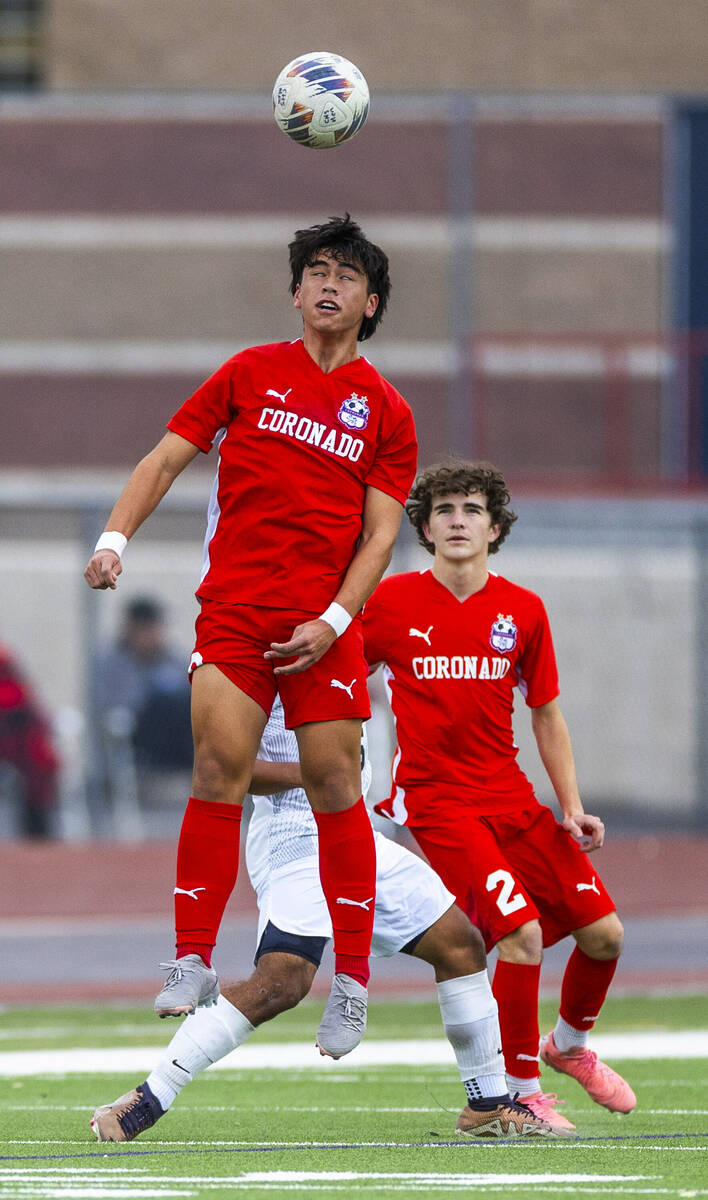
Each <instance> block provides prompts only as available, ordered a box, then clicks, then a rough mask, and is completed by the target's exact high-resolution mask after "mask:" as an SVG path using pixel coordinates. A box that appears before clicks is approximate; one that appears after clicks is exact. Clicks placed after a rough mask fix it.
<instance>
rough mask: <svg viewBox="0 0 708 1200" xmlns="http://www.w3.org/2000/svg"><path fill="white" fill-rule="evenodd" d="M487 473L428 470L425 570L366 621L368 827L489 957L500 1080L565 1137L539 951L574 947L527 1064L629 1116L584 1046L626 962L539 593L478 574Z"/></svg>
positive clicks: (472, 466) (503, 501) (488, 548)
mask: <svg viewBox="0 0 708 1200" xmlns="http://www.w3.org/2000/svg"><path fill="white" fill-rule="evenodd" d="M509 499H510V497H509V492H508V490H507V487H506V483H505V481H504V478H503V476H502V475H501V473H500V472H499V471H497V470H496V468H494V467H493V466H492V465H491V464H490V463H484V462H464V461H460V460H451V461H450V462H448V463H443V464H438V465H437V466H435V467H431V468H430V469H429V470H427V471H424V472H423V474H422V475H420V476H419V478H418V479H417V480H416V482H415V484H414V486H413V489H412V491H411V494H410V498H409V500H408V504H407V505H406V512H407V514H408V517H409V519H410V521H411V524H412V525H413V526H414V528H415V530H416V532H417V534H418V540H419V542H420V544H421V545H422V546H423V547H424V548H425V549H426V550H427V551H428V553H429V554H431V555H433V565H432V569H431V570H429V571H412V572H409V573H406V574H403V575H391V576H389V577H388V578H387V579H384V580H383V582H382V583H380V584H379V586H378V588H377V589H376V591H375V592H374V594H373V596H372V597H371V599H370V600H369V601H368V602H367V604H366V608H365V610H364V643H365V651H366V656H367V659H368V661H369V663H370V664H371V666H372V668H374V669H375V667H376V666H377V665H378V664H380V663H384V664H385V668H386V670H385V674H386V678H387V682H388V686H389V689H390V701H391V708H392V711H393V714H394V717H395V722H396V737H397V740H398V746H397V748H396V754H395V758H394V762H393V780H392V789H391V795H390V797H389V798H388V799H387V800H385V801H383V802H382V803H381V804H377V805H376V806H375V811H376V812H378V813H379V814H380V815H381V816H387V817H390V818H391V819H392V820H393V821H396V822H397V823H398V824H400V825H407V826H408V827H409V829H410V830H411V833H412V834H413V836H414V837H415V839H416V841H417V842H418V845H419V846H420V848H421V850H422V851H423V853H424V854H425V855H426V856H427V858H428V860H429V861H430V864H431V866H432V867H433V869H434V870H435V871H437V873H438V874H439V875H440V877H441V879H442V880H443V883H444V884H445V885H446V887H448V888H449V889H450V891H451V892H452V893H453V894H454V895H455V897H456V899H457V903H458V904H459V906H460V907H461V908H462V909H463V911H464V912H466V913H467V914H468V916H469V917H470V919H471V920H472V921H474V923H475V924H476V925H477V926H478V927H479V929H480V930H481V932H482V934H483V936H484V939H485V943H486V948H487V951H490V950H491V949H492V947H494V946H495V947H496V949H497V953H498V961H497V966H496V970H495V973H494V984H493V990H494V995H495V997H496V1000H497V1003H498V1005H499V1022H500V1025H501V1034H502V1046H503V1048H504V1056H505V1060H506V1068H507V1082H508V1085H509V1091H510V1092H511V1094H512V1095H514V1094H517V1095H518V1096H519V1099H520V1101H521V1102H522V1103H523V1104H525V1105H527V1106H528V1107H529V1108H530V1109H531V1111H532V1112H534V1113H535V1114H536V1116H538V1117H540V1118H541V1119H542V1120H545V1121H548V1123H549V1124H550V1125H551V1126H552V1127H553V1128H555V1129H566V1130H568V1129H574V1128H575V1126H574V1125H572V1123H571V1122H570V1121H569V1120H568V1119H567V1118H566V1117H565V1116H564V1115H563V1114H562V1113H559V1112H557V1111H556V1108H555V1105H556V1104H557V1103H558V1097H557V1096H556V1094H555V1093H554V1092H550V1093H544V1092H542V1091H541V1085H540V1069H539V1026H538V991H539V983H540V971H541V961H542V958H543V948H544V946H552V945H554V944H555V943H556V942H558V941H560V940H561V939H562V938H565V937H568V935H570V934H572V936H573V938H574V939H575V942H576V945H575V948H574V950H573V952H572V954H571V956H570V958H569V960H568V964H567V966H566V970H565V974H564V977H563V983H562V988H561V1002H560V1012H559V1016H558V1021H557V1024H556V1027H555V1029H554V1030H553V1031H552V1032H550V1033H549V1034H548V1035H547V1036H546V1037H544V1038H543V1040H542V1041H541V1042H540V1058H541V1059H542V1060H543V1062H544V1063H545V1064H546V1065H548V1066H551V1067H553V1069H554V1070H556V1071H558V1072H560V1073H562V1074H567V1075H571V1076H572V1077H573V1078H574V1079H576V1080H577V1081H578V1082H579V1083H580V1084H581V1085H582V1086H583V1087H584V1088H585V1090H586V1092H587V1093H588V1095H589V1096H590V1097H591V1098H592V1099H593V1100H594V1101H595V1102H596V1103H597V1104H601V1105H603V1106H604V1107H605V1108H608V1109H610V1111H612V1112H625V1113H626V1112H631V1111H632V1109H633V1108H634V1107H635V1105H636V1097H635V1095H634V1092H633V1091H632V1089H631V1087H630V1086H629V1084H628V1083H627V1082H626V1081H625V1080H624V1079H623V1078H622V1077H621V1075H618V1074H617V1072H616V1071H613V1070H612V1068H611V1067H609V1066H607V1064H606V1063H603V1062H600V1060H599V1059H598V1058H597V1055H596V1054H595V1053H594V1052H593V1051H592V1050H590V1049H589V1047H588V1045H587V1040H588V1033H589V1031H590V1030H591V1029H592V1028H593V1026H594V1024H595V1021H596V1020H597V1018H598V1016H599V1014H600V1011H601V1008H602V1005H603V1003H604V1000H605V997H606V995H607V992H608V989H609V987H610V984H611V982H612V978H613V976H614V973H615V968H616V966H617V961H618V959H619V955H620V953H621V950H622V941H623V929H622V925H621V922H620V920H619V917H618V916H617V913H616V911H615V905H614V902H613V900H612V897H611V896H610V895H609V894H608V892H607V890H606V889H605V887H604V886H603V883H602V880H601V878H600V876H599V874H598V872H597V870H596V868H595V866H594V865H593V863H592V862H591V860H590V859H589V857H588V851H593V850H597V849H598V848H599V847H600V846H602V844H603V841H604V837H605V827H604V825H603V823H602V821H601V820H600V818H599V817H596V816H593V815H591V814H590V813H586V812H585V811H584V808H583V804H582V800H581V798H580V793H579V791H578V783H577V779H576V774H575V765H574V761H573V751H572V746H571V741H570V735H569V733H568V727H567V725H566V723H565V719H564V717H563V714H562V712H561V710H560V707H559V705H558V699H557V697H558V694H559V683H558V670H557V667H556V660H555V653H554V649H553V641H552V637H551V630H550V626H549V622H548V617H547V615H546V611H545V608H544V605H543V602H542V601H541V598H540V597H539V596H537V595H535V594H534V593H533V592H531V591H528V589H526V588H522V587H519V586H518V585H517V584H515V583H511V582H510V581H509V580H507V579H504V578H503V577H502V576H500V575H497V574H496V573H494V572H493V571H490V570H489V569H488V556H489V555H490V554H494V553H496V551H497V550H498V549H499V547H500V546H501V544H502V542H503V541H504V539H505V538H506V536H507V534H508V532H509V530H510V528H511V526H512V524H513V522H514V521H515V520H516V515H515V513H513V512H512V511H511V510H510V509H509V508H508V507H507V506H508V504H509ZM517 687H518V689H519V691H520V692H521V694H522V696H523V697H524V700H525V701H526V704H527V705H528V707H529V708H530V709H531V722H532V727H533V732H534V736H535V738H536V743H537V746H538V751H539V755H540V757H541V761H542V762H543V765H544V767H545V769H546V772H547V774H548V778H549V779H550V782H551V784H552V786H553V790H554V792H555V794H556V797H557V799H558V804H559V806H560V810H561V817H560V820H559V821H557V820H556V818H555V816H554V815H553V813H552V812H551V810H550V808H548V807H547V806H546V805H543V804H540V803H539V801H538V800H537V798H536V796H535V795H534V791H533V788H532V786H531V783H530V782H529V780H528V779H527V778H526V776H525V774H524V773H523V771H522V770H521V768H520V766H519V765H518V762H517V753H518V750H517V747H516V744H515V741H514V730H513V726H512V713H513V709H514V695H515V689H516V688H517Z"/></svg>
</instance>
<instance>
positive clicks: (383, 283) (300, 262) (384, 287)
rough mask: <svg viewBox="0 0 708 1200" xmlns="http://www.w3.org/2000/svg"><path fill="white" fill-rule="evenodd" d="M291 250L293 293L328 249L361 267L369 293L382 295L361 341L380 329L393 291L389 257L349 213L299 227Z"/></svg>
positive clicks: (360, 334)
mask: <svg viewBox="0 0 708 1200" xmlns="http://www.w3.org/2000/svg"><path fill="white" fill-rule="evenodd" d="M288 250H289V251H290V272H291V280H290V292H291V294H292V295H294V294H295V289H296V287H297V286H298V284H299V283H301V282H302V274H303V271H304V270H305V267H311V266H312V265H313V263H315V262H316V261H317V258H318V257H319V255H320V254H321V253H322V252H323V251H326V252H327V253H328V254H331V255H332V257H333V258H335V259H336V260H337V262H351V263H355V264H356V266H358V267H361V269H362V271H363V272H364V274H365V275H366V278H367V280H368V285H369V294H370V295H373V294H376V295H377V296H378V298H379V303H378V307H377V309H376V312H375V313H374V315H373V317H362V319H361V325H360V326H359V332H358V334H357V340H358V341H360V342H365V341H366V339H367V338H370V337H371V336H372V335H373V334H374V333H375V332H376V330H377V328H378V326H379V323H380V321H381V318H382V317H383V315H384V312H385V310H386V305H387V304H388V298H389V295H390V294H391V279H390V277H389V273H388V258H387V257H386V255H385V254H384V252H383V250H382V249H381V248H380V247H379V246H375V245H374V243H373V242H370V241H369V240H368V238H366V237H365V236H364V234H363V233H362V230H361V229H360V227H359V226H358V225H357V223H356V221H352V219H351V217H350V215H349V213H345V214H344V216H343V217H330V219H329V221H327V222H326V223H325V224H324V225H311V226H310V228H309V229H298V230H296V232H295V240H294V241H292V242H291V243H290V245H289V246H288Z"/></svg>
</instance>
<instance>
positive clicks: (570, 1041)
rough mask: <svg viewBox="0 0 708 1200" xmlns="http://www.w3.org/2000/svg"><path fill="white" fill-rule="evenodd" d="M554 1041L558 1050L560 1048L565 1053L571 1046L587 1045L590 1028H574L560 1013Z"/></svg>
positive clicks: (554, 1031) (554, 1032)
mask: <svg viewBox="0 0 708 1200" xmlns="http://www.w3.org/2000/svg"><path fill="white" fill-rule="evenodd" d="M553 1041H554V1043H555V1047H556V1050H560V1052H561V1054H563V1053H564V1052H565V1051H566V1050H570V1048H571V1046H587V1044H588V1030H587V1029H574V1028H573V1026H572V1025H569V1024H568V1022H567V1021H564V1020H563V1018H562V1017H561V1016H560V1015H559V1017H558V1020H557V1021H556V1027H555V1029H554V1030H553Z"/></svg>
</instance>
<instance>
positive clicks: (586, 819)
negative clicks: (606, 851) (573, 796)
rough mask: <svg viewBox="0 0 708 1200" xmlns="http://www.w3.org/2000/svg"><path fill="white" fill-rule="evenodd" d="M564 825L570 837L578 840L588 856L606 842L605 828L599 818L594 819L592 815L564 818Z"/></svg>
mask: <svg viewBox="0 0 708 1200" xmlns="http://www.w3.org/2000/svg"><path fill="white" fill-rule="evenodd" d="M562 825H563V828H564V829H566V830H567V831H568V833H569V834H570V836H571V837H574V838H575V839H576V841H577V842H578V843H579V845H580V849H581V850H583V851H585V853H586V854H589V853H590V852H591V851H592V850H598V849H599V848H600V846H602V844H603V842H604V840H605V826H604V825H603V823H602V821H601V820H600V818H599V817H593V816H591V815H590V813H581V814H580V815H578V816H575V817H564V818H563V821H562Z"/></svg>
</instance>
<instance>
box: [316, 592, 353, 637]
mask: <svg viewBox="0 0 708 1200" xmlns="http://www.w3.org/2000/svg"><path fill="white" fill-rule="evenodd" d="M320 621H326V622H327V624H328V625H331V626H332V628H333V630H334V632H335V633H336V635H337V637H341V636H342V634H343V633H344V630H345V629H347V628H348V627H349V625H350V623H351V617H350V616H349V613H348V612H347V610H346V608H342V606H341V604H336V603H335V602H334V601H333V602H332V603H331V604H330V606H329V608H328V609H327V610H326V612H323V613H322V616H321V617H320Z"/></svg>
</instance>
